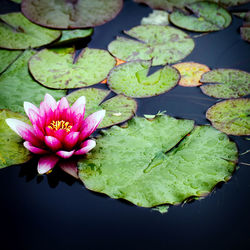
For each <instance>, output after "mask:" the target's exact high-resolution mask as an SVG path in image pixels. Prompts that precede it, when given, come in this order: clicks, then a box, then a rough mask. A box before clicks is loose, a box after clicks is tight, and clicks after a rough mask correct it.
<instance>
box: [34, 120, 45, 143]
mask: <svg viewBox="0 0 250 250" xmlns="http://www.w3.org/2000/svg"><path fill="white" fill-rule="evenodd" d="M33 128H34V132H35V135H36V136H37V137H38V138H39V140H41V141H44V133H43V131H42V130H41V129H40V128H39V127H38V126H37V125H36V124H35V125H33Z"/></svg>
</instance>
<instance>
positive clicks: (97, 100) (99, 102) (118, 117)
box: [67, 88, 137, 128]
mask: <svg viewBox="0 0 250 250" xmlns="http://www.w3.org/2000/svg"><path fill="white" fill-rule="evenodd" d="M109 93H110V91H108V90H104V89H96V88H87V89H80V90H77V91H74V92H73V93H71V94H69V95H68V96H67V99H68V101H69V103H74V102H75V101H76V100H77V98H78V97H80V96H85V97H86V113H85V117H87V116H88V115H90V114H92V113H94V112H96V111H98V110H101V109H104V110H106V114H105V117H104V119H103V121H102V122H101V124H100V125H99V127H98V128H105V127H110V126H112V125H115V124H119V123H122V122H125V121H127V120H129V119H131V118H132V117H133V116H134V115H135V113H136V110H137V103H136V101H135V100H133V99H131V98H128V97H126V96H123V95H117V96H115V97H112V98H111V99H108V100H107V101H104V99H106V97H107V96H108V95H109ZM103 101H104V102H103Z"/></svg>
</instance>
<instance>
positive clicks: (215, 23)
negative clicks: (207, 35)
mask: <svg viewBox="0 0 250 250" xmlns="http://www.w3.org/2000/svg"><path fill="white" fill-rule="evenodd" d="M187 7H188V9H189V10H191V11H192V13H193V14H194V15H193V14H186V13H184V12H182V11H180V10H176V11H174V12H172V13H171V15H170V16H169V19H170V21H171V22H172V23H173V24H174V25H176V26H178V27H180V28H182V29H186V30H191V31H196V32H209V31H217V30H221V29H224V28H226V27H228V26H229V25H230V23H231V21H232V17H231V15H230V14H229V12H228V11H227V10H226V9H224V8H222V7H220V6H219V5H218V4H216V3H211V2H198V3H193V4H189V5H188V6H187Z"/></svg>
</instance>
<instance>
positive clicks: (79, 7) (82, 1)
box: [21, 0, 123, 29]
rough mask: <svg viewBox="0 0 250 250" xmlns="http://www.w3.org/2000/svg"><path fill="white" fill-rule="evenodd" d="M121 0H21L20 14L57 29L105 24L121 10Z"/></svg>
mask: <svg viewBox="0 0 250 250" xmlns="http://www.w3.org/2000/svg"><path fill="white" fill-rule="evenodd" d="M122 5H123V1H122V0H77V1H76V0H63V1H58V0H23V1H22V5H21V7H22V12H23V13H24V15H25V16H26V17H27V18H28V19H30V20H31V21H32V22H34V23H37V24H39V25H42V26H45V27H50V28H57V29H76V28H86V27H94V26H98V25H102V24H104V23H107V22H108V21H110V20H112V19H113V18H115V17H116V15H117V14H118V13H119V12H120V10H121V9H122Z"/></svg>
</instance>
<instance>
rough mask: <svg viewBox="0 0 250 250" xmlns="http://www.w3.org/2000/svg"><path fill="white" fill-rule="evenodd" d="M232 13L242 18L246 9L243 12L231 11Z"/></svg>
mask: <svg viewBox="0 0 250 250" xmlns="http://www.w3.org/2000/svg"><path fill="white" fill-rule="evenodd" d="M232 14H233V15H234V16H237V17H239V18H242V19H244V18H245V17H246V14H247V12H246V11H244V12H233V13H232Z"/></svg>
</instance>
